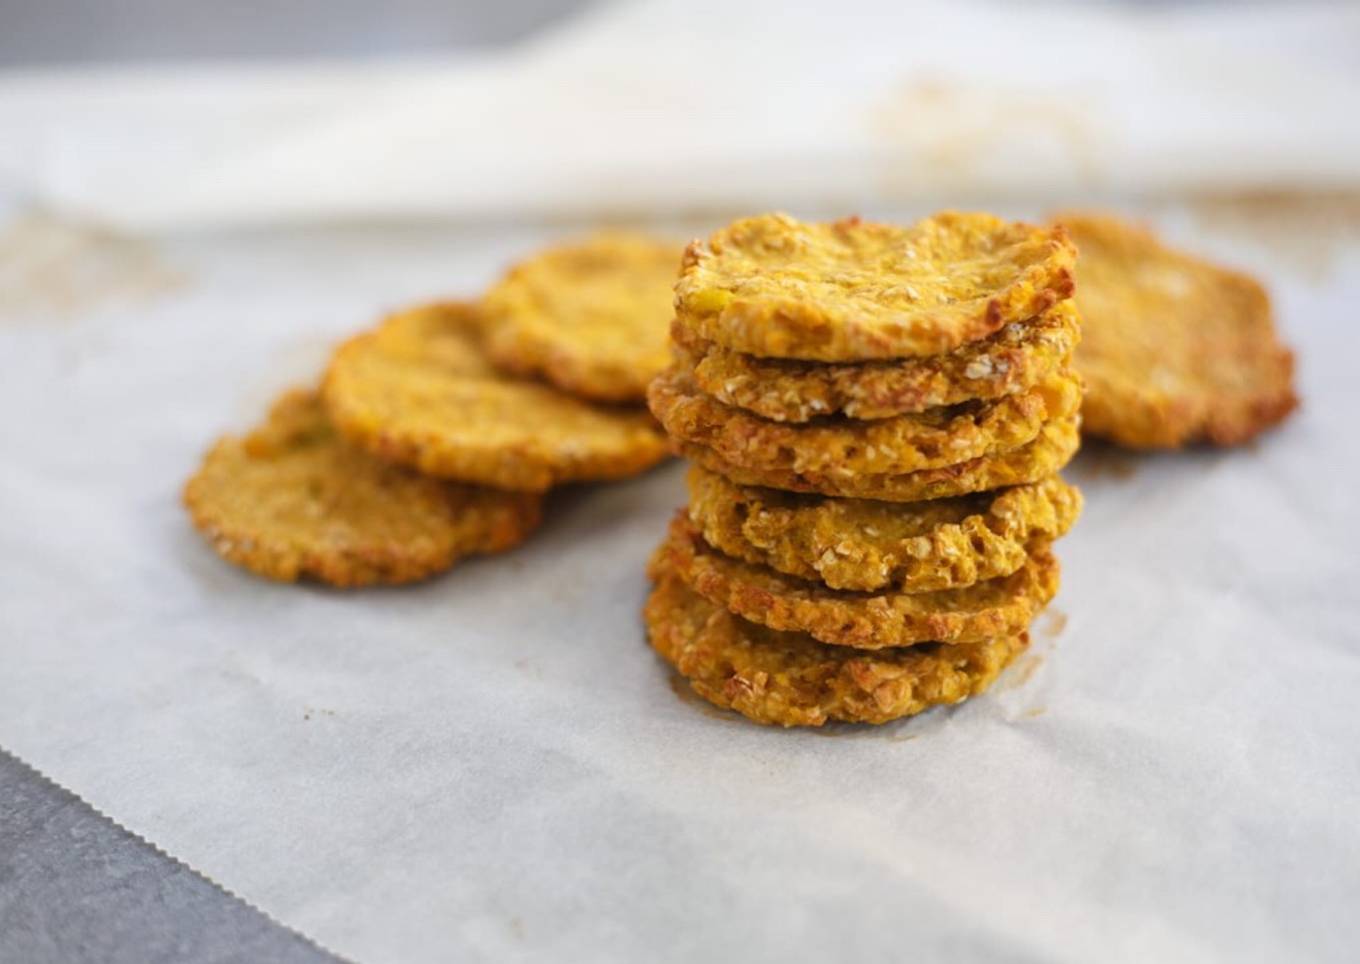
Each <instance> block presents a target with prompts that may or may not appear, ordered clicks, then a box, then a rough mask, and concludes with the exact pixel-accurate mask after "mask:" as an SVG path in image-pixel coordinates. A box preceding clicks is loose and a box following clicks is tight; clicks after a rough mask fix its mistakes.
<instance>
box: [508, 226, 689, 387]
mask: <svg viewBox="0 0 1360 964" xmlns="http://www.w3.org/2000/svg"><path fill="white" fill-rule="evenodd" d="M682 250H683V249H682V248H681V246H680V245H678V244H672V243H670V242H666V241H658V240H656V239H653V238H649V237H645V236H642V235H635V234H622V233H618V234H600V235H597V236H595V237H593V238H590V239H589V240H586V241H584V242H580V243H576V244H567V245H562V246H560V247H555V248H549V249H548V250H546V251H543V252H541V253H540V254H537V255H535V256H533V257H532V258H529V259H528V260H526V261H523V262H521V263H520V264H518V265H516V266H515V267H514V268H512V269H511V270H510V271H509V273H508V274H506V276H505V277H504V278H503V279H502V280H501V281H500V282H499V283H498V284H496V285H495V286H494V287H493V288H492V289H491V290H490V291H489V292H487V295H486V298H485V299H484V301H483V308H484V310H485V312H486V316H487V341H486V349H487V353H488V354H489V355H490V356H491V359H492V361H494V362H495V363H496V364H497V365H499V366H500V367H501V368H504V369H505V370H507V371H511V372H515V373H517V374H521V375H532V376H536V377H541V378H545V379H547V380H548V381H549V382H552V383H553V384H554V385H556V386H557V387H558V388H560V389H562V390H563V391H566V392H571V393H572V394H573V395H580V396H583V397H585V398H589V399H594V400H596V401H601V402H638V401H641V400H642V398H643V396H644V394H645V393H646V391H647V383H648V382H649V381H651V379H652V377H653V376H655V375H656V374H658V373H659V372H660V371H661V370H662V369H663V368H665V367H666V364H667V362H668V361H669V359H670V354H669V351H668V348H667V338H666V335H667V332H668V331H669V329H670V322H671V318H672V316H673V315H674V314H675V311H674V309H673V307H672V300H673V298H674V295H673V293H672V289H673V288H674V286H675V278H676V275H677V274H678V272H679V270H680V255H681V253H682Z"/></svg>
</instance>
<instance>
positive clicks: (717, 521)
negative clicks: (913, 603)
mask: <svg viewBox="0 0 1360 964" xmlns="http://www.w3.org/2000/svg"><path fill="white" fill-rule="evenodd" d="M689 493H690V499H689V517H690V521H691V522H693V523H694V525H695V526H696V527H697V528H698V529H699V531H700V532H701V533H702V535H703V537H704V540H705V541H706V542H707V543H708V544H709V545H711V546H714V547H715V548H717V549H719V550H721V551H722V552H724V553H726V554H727V555H729V556H733V557H735V558H738V559H742V560H744V561H746V562H749V563H753V564H756V565H764V566H769V567H770V568H772V569H777V570H779V571H780V572H783V573H786V574H788V575H790V576H797V577H798V578H800V579H807V580H815V581H820V582H823V583H825V584H826V585H827V586H830V587H831V588H832V589H848V590H855V591H861V592H871V591H876V590H882V589H895V590H898V591H902V592H923V591H926V590H935V589H951V588H955V587H960V586H971V585H972V584H974V583H976V582H980V581H983V580H987V579H994V578H996V577H998V576H1008V575H1010V574H1011V573H1013V572H1015V571H1016V570H1017V569H1019V568H1020V567H1021V566H1023V565H1024V564H1025V562H1026V560H1027V559H1028V558H1029V551H1030V550H1031V549H1032V548H1034V547H1036V546H1038V545H1040V544H1042V543H1048V542H1051V541H1053V540H1054V539H1057V538H1059V537H1060V536H1062V535H1064V534H1065V533H1066V532H1067V531H1068V529H1070V528H1071V526H1072V524H1073V523H1074V522H1075V521H1076V519H1077V516H1078V515H1080V513H1081V504H1082V502H1081V493H1080V492H1078V490H1077V489H1076V488H1074V487H1073V486H1070V485H1068V484H1067V483H1066V482H1064V481H1063V480H1062V479H1061V478H1059V477H1058V476H1056V475H1053V476H1049V477H1048V478H1046V479H1044V480H1042V481H1040V482H1034V483H1031V484H1029V485H1018V486H1013V487H1011V488H1007V489H999V490H995V491H992V492H983V493H979V494H977V495H971V496H961V497H957V498H953V499H935V500H932V501H929V502H911V503H892V502H878V501H872V500H868V499H831V498H826V497H824V496H809V495H796V494H793V493H790V492H780V491H777V490H775V489H762V488H758V487H755V486H743V485H738V484H736V483H735V482H730V481H728V480H727V479H725V478H723V477H722V476H720V475H717V474H715V473H713V472H709V471H707V470H705V469H703V468H700V467H699V466H693V467H691V468H690V472H689Z"/></svg>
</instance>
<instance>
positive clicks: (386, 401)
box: [322, 304, 667, 492]
mask: <svg viewBox="0 0 1360 964" xmlns="http://www.w3.org/2000/svg"><path fill="white" fill-rule="evenodd" d="M481 333H482V321H481V317H480V315H479V314H478V312H477V310H476V309H475V308H474V307H473V306H471V305H464V304H434V305H427V306H423V307H420V308H415V309H411V310H408V311H404V312H401V313H399V314H396V315H393V316H392V317H391V318H388V319H387V320H386V321H384V322H383V323H382V324H381V325H379V326H378V328H377V329H375V330H373V331H370V332H367V333H365V334H362V335H359V336H357V337H355V338H352V339H350V340H349V341H348V342H346V343H345V344H343V345H342V346H341V347H340V348H339V349H338V350H337V351H336V353H335V355H334V357H333V358H332V359H331V363H330V367H329V369H328V370H327V372H326V378H325V381H324V384H323V387H322V393H323V397H324V399H325V403H326V408H327V410H328V412H329V413H330V417H331V419H332V421H333V422H334V423H335V426H336V428H338V429H339V430H340V432H341V433H342V434H343V435H344V436H345V437H346V438H347V439H349V440H350V441H351V442H353V443H354V444H356V445H358V446H359V447H361V448H363V449H365V450H366V451H368V452H369V453H371V454H373V455H376V456H378V457H379V458H382V459H385V460H387V461H390V462H396V463H399V464H401V465H407V466H410V467H411V468H415V469H418V470H419V471H421V472H423V473H425V474H427V475H432V476H436V477H439V478H445V479H455V480H458V481H464V482H472V483H476V484H480V485H489V486H495V487H497V488H504V489H518V490H523V491H532V492H541V491H543V490H545V489H547V488H549V487H551V486H553V485H557V484H559V483H563V482H575V481H585V480H597V479H617V478H623V477H626V476H630V475H636V474H637V473H639V472H641V471H643V470H644V469H646V468H648V467H650V466H652V465H654V464H656V463H657V462H659V461H661V460H662V459H663V458H665V456H666V454H667V446H666V439H665V436H664V435H663V434H662V433H661V431H660V430H659V429H658V428H657V426H656V423H655V422H654V421H653V420H652V418H651V416H650V415H648V414H647V412H646V411H645V410H641V409H636V408H625V407H618V406H605V405H596V404H591V403H589V402H586V401H583V400H581V399H578V398H574V397H572V396H570V395H566V394H564V393H562V392H559V391H557V390H556V389H553V388H550V387H549V386H547V385H542V384H539V383H537V382H530V381H525V380H521V379H517V378H515V377H513V376H511V375H507V374H504V373H503V372H501V371H499V370H497V369H496V368H495V367H494V366H492V364H491V363H490V362H489V361H488V360H487V358H486V355H485V352H484V350H483V347H482V342H481Z"/></svg>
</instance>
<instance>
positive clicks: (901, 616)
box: [656, 509, 1058, 649]
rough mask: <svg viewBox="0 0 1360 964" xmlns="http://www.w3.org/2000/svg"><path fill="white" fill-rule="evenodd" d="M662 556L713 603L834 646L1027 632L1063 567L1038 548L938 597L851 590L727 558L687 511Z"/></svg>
mask: <svg viewBox="0 0 1360 964" xmlns="http://www.w3.org/2000/svg"><path fill="white" fill-rule="evenodd" d="M656 558H658V559H660V560H662V561H663V563H662V564H665V565H668V566H670V567H671V569H672V570H674V572H675V574H676V576H678V577H679V578H680V579H681V580H683V581H684V583H685V585H687V586H689V587H690V588H691V589H693V590H694V591H695V592H697V593H698V594H699V595H701V596H703V597H704V598H705V599H707V600H708V601H709V602H712V603H714V604H715V605H718V606H722V607H724V608H726V609H727V610H729V611H730V612H734V613H736V614H737V615H738V616H741V617H742V618H744V619H749V620H751V621H752V622H756V623H760V624H761V625H762V626H768V627H769V628H771V629H778V630H789V631H797V632H804V633H808V634H810V635H811V636H813V637H814V638H816V639H818V640H820V641H822V642H824V643H830V644H833V645H836V646H851V647H855V648H858V649H883V648H885V647H891V646H909V645H911V644H913V643H923V642H942V643H973V642H979V641H981V640H985V639H990V638H993V637H996V636H1006V635H1011V634H1014V633H1019V632H1022V631H1023V630H1024V629H1025V628H1026V627H1027V626H1029V623H1030V620H1031V619H1033V618H1034V616H1035V615H1036V614H1037V613H1038V612H1039V610H1041V609H1042V608H1043V607H1044V606H1045V605H1046V604H1047V603H1048V601H1049V600H1050V599H1052V598H1053V596H1054V594H1055V593H1056V592H1057V591H1058V562H1057V560H1056V559H1054V558H1053V555H1052V553H1051V552H1049V550H1048V546H1047V545H1039V546H1036V547H1035V548H1034V549H1033V551H1032V552H1031V553H1030V555H1029V558H1028V560H1027V561H1026V563H1025V564H1024V565H1023V566H1021V567H1020V568H1019V569H1018V570H1016V571H1015V572H1014V573H1012V574H1010V575H1009V576H1003V577H1000V578H996V579H990V580H987V581H986V582H979V583H974V584H973V585H971V586H966V587H963V588H959V589H942V590H937V591H933V592H919V593H902V592H895V591H887V592H878V593H858V592H846V591H843V590H838V589H830V588H828V587H826V586H824V585H822V584H820V583H815V582H809V581H806V580H802V579H797V578H795V577H793V576H787V575H784V574H783V573H781V572H777V571H775V570H773V569H767V568H765V567H763V566H754V565H751V564H750V563H747V562H742V561H741V560H738V559H733V558H731V557H729V556H726V555H723V554H722V553H721V552H718V551H717V550H715V549H714V548H712V547H711V546H710V545H709V544H708V543H707V542H705V541H704V538H703V536H702V534H701V533H700V532H699V529H698V528H697V527H696V526H695V525H694V524H693V523H692V522H690V521H689V518H688V517H687V516H686V515H685V511H684V510H683V509H682V510H680V512H679V513H678V514H677V515H676V517H675V518H674V519H673V520H672V522H671V527H670V532H669V533H668V535H667V539H666V541H665V542H663V543H662V544H661V546H660V547H658V549H657V550H656Z"/></svg>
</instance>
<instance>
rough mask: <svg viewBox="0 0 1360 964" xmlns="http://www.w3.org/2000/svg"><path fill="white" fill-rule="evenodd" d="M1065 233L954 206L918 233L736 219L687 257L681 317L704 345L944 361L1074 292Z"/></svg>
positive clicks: (775, 217) (679, 298) (829, 357)
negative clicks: (965, 211)
mask: <svg viewBox="0 0 1360 964" xmlns="http://www.w3.org/2000/svg"><path fill="white" fill-rule="evenodd" d="M1075 257H1076V252H1075V249H1074V248H1073V247H1072V245H1071V243H1070V242H1069V241H1068V240H1067V238H1066V236H1065V235H1064V234H1063V231H1062V229H1061V228H1054V227H1047V228H1046V227H1035V226H1033V225H1028V224H1019V223H1015V222H1010V221H1003V220H1001V219H1000V218H996V217H993V216H991V215H990V214H961V213H956V212H945V213H943V214H937V215H935V216H934V217H930V218H926V219H925V220H923V221H920V222H918V223H916V224H914V225H912V226H911V227H899V226H896V225H888V224H874V223H870V222H867V221H861V220H860V219H858V218H849V219H847V220H844V221H836V222H833V223H830V224H804V223H802V222H799V221H796V220H794V219H793V218H791V217H789V216H788V215H785V214H765V215H760V216H758V217H752V218H746V219H744V220H740V221H736V222H734V223H733V224H730V225H728V226H727V227H725V228H722V229H721V230H719V231H717V232H715V233H714V234H713V235H712V236H711V237H710V238H709V240H708V242H707V243H706V244H704V243H700V242H695V243H693V244H691V245H690V246H689V248H688V249H686V251H685V257H684V261H683V262H682V266H681V271H680V279H679V281H678V282H677V284H676V288H675V296H676V301H675V304H676V320H677V323H678V324H679V325H680V326H681V327H683V328H684V329H686V330H687V331H688V332H689V333H691V334H692V335H693V336H694V337H696V338H702V339H705V340H707V341H712V342H715V343H717V344H719V345H721V346H723V347H724V348H728V349H731V350H733V351H739V352H746V353H748V354H752V355H759V356H762V357H769V358H800V359H804V360H807V361H823V362H846V361H867V360H870V359H882V358H904V357H910V356H918V355H937V354H941V353H944V352H948V351H953V350H954V349H956V348H958V347H959V346H960V345H963V344H966V343H968V342H971V341H976V340H977V339H980V338H985V337H987V336H988V335H990V334H992V333H993V332H996V331H999V330H1000V329H1001V328H1003V327H1005V326H1006V325H1008V324H1010V323H1011V322H1013V321H1026V320H1028V319H1030V318H1033V317H1035V316H1037V315H1041V314H1043V313H1044V312H1045V311H1047V310H1048V309H1049V308H1051V307H1053V305H1055V304H1057V303H1058V302H1060V301H1062V300H1064V299H1065V298H1068V297H1070V296H1071V294H1072V287H1073V282H1072V267H1073V262H1074V260H1075Z"/></svg>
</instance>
